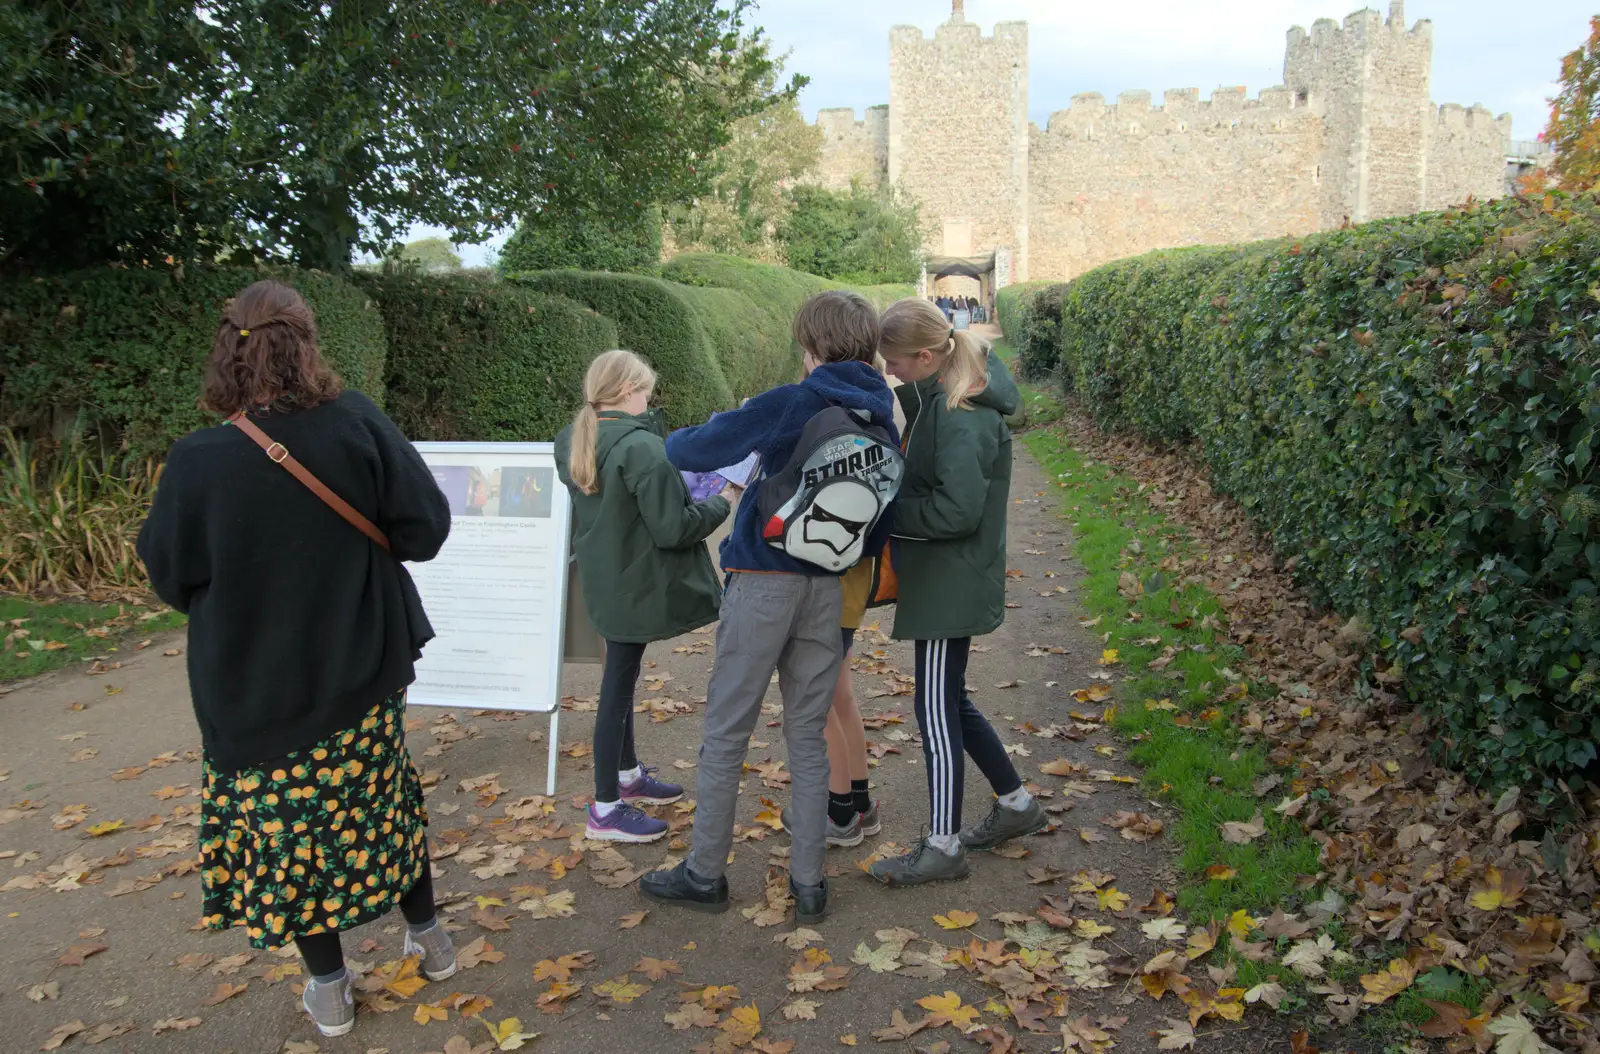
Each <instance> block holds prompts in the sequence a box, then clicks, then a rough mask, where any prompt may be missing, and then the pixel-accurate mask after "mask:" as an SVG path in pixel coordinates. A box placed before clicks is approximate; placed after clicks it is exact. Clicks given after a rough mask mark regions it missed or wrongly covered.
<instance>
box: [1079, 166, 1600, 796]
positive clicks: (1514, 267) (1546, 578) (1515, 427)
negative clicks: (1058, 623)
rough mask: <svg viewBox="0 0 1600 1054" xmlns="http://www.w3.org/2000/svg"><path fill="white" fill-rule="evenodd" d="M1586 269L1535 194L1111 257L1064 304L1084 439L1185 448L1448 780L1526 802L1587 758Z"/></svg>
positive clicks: (1591, 621)
mask: <svg viewBox="0 0 1600 1054" xmlns="http://www.w3.org/2000/svg"><path fill="white" fill-rule="evenodd" d="M1597 260H1600V208H1597V206H1596V204H1595V202H1594V200H1593V199H1592V198H1564V197H1560V196H1552V197H1550V198H1547V199H1545V201H1544V203H1543V207H1541V205H1540V203H1538V202H1534V203H1523V202H1518V201H1507V202H1500V203H1495V204H1491V205H1477V206H1471V207H1468V208H1465V209H1463V210H1459V211H1452V212H1449V213H1443V214H1427V215H1422V216H1416V217H1408V218H1404V219H1397V220H1389V221H1383V222H1379V223H1373V224H1368V225H1365V226H1361V227H1355V228H1351V229H1348V230H1341V231H1333V232H1328V233H1324V234H1319V235H1316V236H1313V237H1308V238H1305V239H1303V240H1301V241H1299V242H1293V243H1290V242H1275V243H1267V244H1264V245H1260V246H1251V247H1246V248H1244V249H1234V250H1202V251H1195V252H1188V253H1158V254H1153V255H1151V256H1146V257H1139V258H1137V259H1133V260H1125V261H1119V262H1117V263H1114V264H1110V265H1107V266H1106V267H1103V268H1100V269H1099V270H1096V271H1093V272H1091V273H1089V274H1087V275H1085V276H1083V277H1082V278H1079V279H1078V280H1077V281H1076V282H1074V283H1072V286H1071V289H1070V291H1069V293H1068V296H1067V297H1066V299H1065V303H1064V307H1063V345H1062V348H1063V355H1064V359H1065V361H1066V363H1067V365H1068V367H1069V370H1070V372H1071V374H1072V375H1073V376H1074V377H1075V378H1076V381H1077V384H1078V386H1079V389H1080V390H1081V391H1082V392H1083V393H1084V394H1085V395H1086V396H1087V397H1088V403H1089V406H1090V408H1091V409H1092V410H1093V411H1094V412H1095V413H1096V414H1097V415H1098V416H1099V417H1100V418H1101V420H1102V421H1106V422H1110V423H1116V424H1125V425H1127V426H1129V427H1131V428H1134V429H1136V430H1138V431H1140V432H1143V433H1145V434H1146V435H1149V436H1152V437H1155V438H1160V439H1185V438H1190V437H1192V438H1194V439H1197V440H1198V441H1199V443H1200V445H1201V449H1202V450H1203V453H1204V457H1205V460H1206V463H1207V464H1208V465H1209V467H1210V469H1211V475H1212V480H1213V482H1214V484H1215V485H1216V486H1217V488H1218V489H1219V490H1221V491H1224V492H1226V493H1228V494H1231V495H1232V496H1233V497H1235V498H1236V499H1237V500H1238V501H1239V502H1240V503H1241V505H1243V506H1244V508H1245V509H1246V510H1247V511H1248V512H1249V513H1250V515H1251V516H1252V517H1253V518H1254V519H1255V521H1256V523H1257V524H1258V526H1259V527H1260V528H1261V529H1262V530H1264V531H1265V532H1267V533H1269V534H1270V535H1271V537H1272V538H1273V540H1274V542H1275V543H1276V545H1277V547H1278V548H1279V549H1280V551H1281V552H1283V553H1284V554H1293V555H1295V556H1298V557H1299V558H1300V560H1299V563H1298V565H1297V573H1299V574H1301V575H1302V576H1303V577H1304V579H1305V580H1306V582H1307V583H1308V584H1310V585H1311V586H1313V587H1314V588H1316V589H1317V590H1319V591H1320V592H1321V594H1322V595H1323V596H1324V597H1325V598H1326V599H1327V600H1328V601H1329V602H1330V603H1331V604H1332V606H1333V607H1334V608H1336V609H1337V610H1339V611H1340V612H1342V613H1345V614H1348V615H1356V616H1360V617H1361V618H1362V619H1363V620H1364V621H1365V622H1366V624H1367V625H1368V626H1370V627H1371V628H1372V632H1373V642H1374V644H1375V645H1376V648H1377V651H1378V664H1377V668H1376V669H1372V670H1369V671H1368V672H1369V673H1371V674H1372V675H1373V676H1374V677H1375V678H1376V679H1377V680H1379V681H1380V682H1387V683H1399V682H1402V681H1403V684H1404V689H1405V691H1406V692H1408V693H1409V695H1410V696H1411V698H1412V699H1413V700H1415V701H1417V702H1418V703H1420V704H1421V705H1422V706H1423V707H1424V709H1425V710H1426V711H1427V712H1428V713H1429V714H1430V715H1431V716H1432V718H1433V719H1434V721H1435V725H1436V732H1437V735H1436V740H1435V742H1436V743H1437V747H1438V750H1439V751H1440V752H1441V754H1442V755H1443V757H1444V760H1447V761H1449V762H1451V763H1455V764H1460V765H1464V766H1466V767H1468V768H1469V769H1470V770H1471V771H1473V772H1475V773H1477V774H1480V775H1483V776H1486V777H1488V778H1489V779H1491V780H1492V781H1494V782H1496V783H1500V784H1522V785H1525V786H1527V787H1528V789H1529V790H1530V791H1536V792H1538V793H1539V794H1540V796H1541V798H1542V800H1543V801H1544V802H1546V803H1548V802H1549V801H1551V800H1552V798H1554V797H1555V796H1556V794H1557V791H1558V787H1559V784H1558V781H1559V780H1562V779H1564V778H1570V777H1572V776H1573V775H1574V774H1576V773H1577V772H1579V770H1582V769H1584V768H1585V767H1586V766H1592V765H1593V764H1594V762H1595V758H1596V746H1597V741H1600V587H1597V583H1600V490H1597V486H1596V484H1597V479H1596V468H1595V462H1594V459H1593V446H1594V434H1595V428H1596V426H1597V425H1600V380H1597V365H1600V363H1597V352H1596V340H1597V338H1600V315H1597V312H1596V309H1595V293H1594V289H1595V284H1596V280H1597V278H1600V264H1597V263H1596V261H1597Z"/></svg>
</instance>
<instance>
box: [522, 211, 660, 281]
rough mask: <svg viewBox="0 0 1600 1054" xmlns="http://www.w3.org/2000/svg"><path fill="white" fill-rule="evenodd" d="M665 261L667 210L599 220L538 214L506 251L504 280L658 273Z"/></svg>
mask: <svg viewBox="0 0 1600 1054" xmlns="http://www.w3.org/2000/svg"><path fill="white" fill-rule="evenodd" d="M660 261H661V210H659V209H654V208H646V209H640V210H639V211H638V212H636V213H634V214H632V215H624V216H608V217H606V218H604V219H598V218H594V217H590V216H586V215H584V214H582V213H569V212H559V213H548V212H546V213H535V214H533V215H531V216H528V217H527V218H525V219H524V220H523V221H522V222H521V223H520V224H518V226H517V229H516V230H515V231H514V232H513V233H512V235H511V237H510V238H508V239H507V240H506V244H505V247H504V248H502V249H501V250H500V260H499V264H498V266H499V270H500V273H501V274H503V275H511V274H516V273H518V272H520V271H543V270H552V269H556V268H562V267H576V268H581V269H583V270H587V271H618V272H628V273H639V272H648V271H651V270H654V268H655V266H656V264H657V263H659V262H660Z"/></svg>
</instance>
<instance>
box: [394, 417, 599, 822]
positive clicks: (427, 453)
mask: <svg viewBox="0 0 1600 1054" xmlns="http://www.w3.org/2000/svg"><path fill="white" fill-rule="evenodd" d="M413 446H415V447H416V449H417V453H419V454H421V455H422V458H423V460H424V461H425V462H427V463H428V467H429V468H430V469H444V468H448V469H463V470H466V471H467V472H468V475H467V476H466V477H464V478H465V480H466V482H465V484H464V485H465V486H466V488H467V490H466V491H465V493H464V498H463V499H462V500H461V501H458V500H457V499H456V498H455V497H452V496H451V494H450V492H449V490H447V494H446V496H447V497H451V500H452V507H451V524H452V531H451V537H450V539H449V540H447V541H446V542H445V544H444V548H443V549H442V550H440V553H439V556H438V557H436V558H435V559H434V560H433V561H429V562H428V563H425V564H413V565H410V571H411V574H412V577H413V578H414V579H416V582H417V589H418V591H419V592H420V593H421V595H422V602H423V606H424V608H427V607H428V606H429V605H428V592H429V580H430V579H431V578H432V577H433V569H435V568H443V567H448V566H449V565H450V563H451V551H450V550H451V542H452V541H454V540H455V539H456V538H457V537H458V534H457V532H456V530H455V529H454V528H455V527H456V526H457V525H460V524H462V523H465V522H470V520H471V519H472V518H473V517H469V516H467V515H465V509H466V508H467V507H471V506H472V503H473V502H474V501H475V492H474V488H475V487H476V485H477V481H476V479H474V478H473V476H472V475H471V473H472V472H477V473H478V475H479V476H480V477H481V478H482V479H483V480H484V482H485V492H484V494H483V497H484V500H485V501H486V502H489V501H495V500H496V494H495V491H494V488H495V487H499V486H501V485H503V483H504V480H503V478H501V477H500V476H499V473H500V472H501V471H502V470H504V469H507V468H513V469H524V468H527V469H539V468H549V469H550V470H551V475H550V477H549V482H550V487H549V491H550V509H549V515H548V516H541V515H534V516H528V515H527V514H522V515H517V514H512V515H509V516H508V515H502V514H500V513H499V512H498V511H497V512H496V513H495V514H493V515H491V516H489V517H487V518H491V519H509V520H515V519H524V518H525V519H538V520H543V521H546V523H547V524H548V533H549V535H550V536H551V538H552V539H553V540H554V548H553V549H552V552H553V553H554V555H555V559H554V564H555V566H554V567H553V568H550V569H548V570H547V571H546V577H545V579H544V584H545V585H546V586H547V587H548V590H549V592H548V595H549V596H551V597H552V598H553V604H554V612H555V624H554V625H553V626H552V627H550V632H548V633H546V634H544V637H545V640H546V642H547V651H548V654H546V655H545V656H544V659H545V662H546V663H547V670H548V677H547V678H545V679H543V680H542V681H540V682H539V683H533V684H529V685H528V686H527V688H526V689H525V691H524V692H522V693H520V695H519V697H518V698H517V699H516V700H515V703H517V704H520V705H507V703H506V701H505V700H503V699H496V700H495V701H494V702H495V703H497V704H498V705H486V703H487V702H488V701H487V700H484V699H481V698H477V697H474V696H471V695H450V694H446V693H442V692H440V691H438V690H430V689H429V688H428V687H427V686H426V685H424V684H423V683H422V682H423V680H424V677H425V676H426V674H427V672H428V670H429V668H430V666H431V664H430V663H429V661H428V649H427V648H425V649H424V650H423V658H422V660H421V661H420V662H418V664H417V674H418V676H417V683H416V684H414V685H412V687H411V690H410V691H409V692H408V693H407V701H408V702H411V703H416V704H418V705H420V706H444V707H452V708H455V709H469V710H511V711H517V712H521V713H548V714H549V715H550V749H549V761H548V764H547V770H546V777H545V783H546V787H545V793H546V794H548V795H551V796H554V795H555V792H556V762H557V759H558V757H559V756H560V749H561V747H560V739H559V735H558V733H559V729H560V720H561V674H562V663H563V659H564V651H565V649H564V647H563V645H564V642H565V639H566V628H567V627H566V622H567V611H566V599H567V565H568V563H569V559H568V557H569V553H568V550H569V539H570V538H571V532H572V500H571V496H570V495H569V494H568V493H567V488H566V487H565V486H563V485H562V484H561V482H560V480H559V479H558V478H557V477H556V474H555V471H554V469H555V444H554V443H489V442H484V443H414V444H413ZM508 461H514V462H517V463H508ZM487 465H493V466H494V470H493V472H494V475H493V476H491V475H490V473H489V472H486V471H484V466H487ZM491 479H493V483H492V484H491V483H490V482H489V481H490V480H491ZM499 497H500V498H501V499H503V498H504V495H499ZM457 507H461V508H462V509H463V514H462V515H457V514H456V508H457ZM480 507H482V506H480ZM541 570H543V569H541ZM435 629H436V630H437V631H438V633H439V636H438V637H437V638H435V640H434V642H433V643H432V644H431V645H429V648H432V649H434V651H435V654H438V651H439V649H440V648H441V644H443V646H445V647H448V641H449V640H450V639H451V633H450V630H449V628H448V623H446V624H445V625H443V626H441V625H440V624H439V623H437V622H436V623H435ZM436 661H437V660H436Z"/></svg>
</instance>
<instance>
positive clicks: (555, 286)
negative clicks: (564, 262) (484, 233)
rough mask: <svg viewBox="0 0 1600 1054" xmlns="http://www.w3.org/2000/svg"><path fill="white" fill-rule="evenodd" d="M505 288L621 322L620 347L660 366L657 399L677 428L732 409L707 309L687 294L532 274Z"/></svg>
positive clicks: (655, 281) (665, 287) (647, 283)
mask: <svg viewBox="0 0 1600 1054" xmlns="http://www.w3.org/2000/svg"><path fill="white" fill-rule="evenodd" d="M508 281H510V282H512V283H513V284H516V285H519V286H521V287H523V288H525V289H530V290H534V291H537V292H541V293H548V294H553V295H555V296H564V297H568V298H569V299H572V300H575V301H577V302H578V303H580V304H583V305H585V306H586V307H588V308H589V309H591V310H593V311H596V312H598V313H600V314H602V315H604V316H605V317H606V318H609V319H611V320H612V321H613V322H614V323H616V327H617V340H618V342H619V343H620V345H621V346H622V347H624V348H627V349H629V350H630V351H636V352H638V353H639V354H641V355H643V356H644V357H645V358H647V359H648V360H649V361H650V364H651V365H652V366H654V367H655V370H656V374H657V376H658V378H659V381H658V384H657V388H656V397H657V398H658V399H659V400H660V401H661V404H662V406H663V407H665V408H666V412H667V420H668V422H669V423H670V424H671V425H672V427H674V428H676V427H679V426H682V425H687V424H699V423H701V422H702V421H704V420H705V419H706V418H708V417H710V416H711V415H712V414H713V413H715V412H716V411H718V410H726V409H727V408H728V407H730V406H732V405H733V403H734V397H733V390H732V389H731V388H730V387H729V385H728V380H727V377H726V375H725V374H724V372H723V369H722V363H721V362H720V361H719V358H718V354H717V352H718V349H717V347H716V346H715V345H714V344H713V343H712V339H711V336H710V335H709V334H707V332H706V328H705V325H704V323H703V322H702V321H701V319H702V317H703V315H704V313H705V311H706V310H707V306H706V305H705V304H704V303H702V304H701V305H700V306H699V307H698V308H697V307H696V306H694V305H691V304H690V302H689V299H688V297H687V296H686V295H685V293H686V292H688V291H689V290H687V288H686V287H684V286H681V285H677V284H675V283H672V282H666V281H663V280H661V279H659V278H647V277H645V276H644V275H629V274H609V273H605V272H600V271H532V272H528V273H525V274H518V275H512V276H511V277H510V278H509V279H508Z"/></svg>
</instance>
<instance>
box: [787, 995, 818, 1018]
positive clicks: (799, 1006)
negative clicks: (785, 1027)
mask: <svg viewBox="0 0 1600 1054" xmlns="http://www.w3.org/2000/svg"><path fill="white" fill-rule="evenodd" d="M821 1005H822V1004H821V1003H819V1002H817V1001H816V1000H815V999H791V1000H790V1001H789V1002H787V1003H785V1004H784V1005H783V1017H784V1020H785V1021H815V1020H816V1019H817V1007H819V1006H821Z"/></svg>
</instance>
